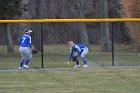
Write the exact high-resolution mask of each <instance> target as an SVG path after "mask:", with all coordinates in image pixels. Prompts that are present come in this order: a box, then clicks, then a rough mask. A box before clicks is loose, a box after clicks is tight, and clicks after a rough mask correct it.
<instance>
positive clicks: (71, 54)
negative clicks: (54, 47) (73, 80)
mask: <svg viewBox="0 0 140 93" xmlns="http://www.w3.org/2000/svg"><path fill="white" fill-rule="evenodd" d="M72 56H73V50H72V48H70V55H69V58H68V62H70V61H71V59H72Z"/></svg>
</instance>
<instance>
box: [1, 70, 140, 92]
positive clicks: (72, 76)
mask: <svg viewBox="0 0 140 93" xmlns="http://www.w3.org/2000/svg"><path fill="white" fill-rule="evenodd" d="M139 86H140V69H73V70H46V71H23V72H22V71H19V72H0V93H139V92H140V88H139Z"/></svg>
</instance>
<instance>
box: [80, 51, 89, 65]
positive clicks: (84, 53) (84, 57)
mask: <svg viewBox="0 0 140 93" xmlns="http://www.w3.org/2000/svg"><path fill="white" fill-rule="evenodd" d="M88 51H89V50H88V48H85V49H84V51H83V52H82V54H81V58H82V60H83V63H84V66H83V67H88V66H87V61H86V55H87V54H88Z"/></svg>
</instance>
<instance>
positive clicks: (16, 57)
mask: <svg viewBox="0 0 140 93" xmlns="http://www.w3.org/2000/svg"><path fill="white" fill-rule="evenodd" d="M0 50H1V51H0V69H11V68H18V67H19V61H20V58H21V56H20V53H19V51H18V47H17V46H16V47H15V53H7V52H6V47H5V46H1V47H0ZM91 50H92V51H91V52H89V53H88V55H87V62H88V65H90V66H111V65H112V58H111V53H102V52H100V48H99V46H91ZM121 51H122V52H121ZM68 56H69V47H68V46H66V45H48V46H44V67H51V68H57V67H66V68H67V67H73V66H74V63H71V65H69V66H67V65H65V64H64V62H67V59H68ZM80 63H81V65H83V62H82V61H81V60H80ZM115 65H116V66H140V53H131V52H129V51H128V49H127V48H126V47H120V49H118V48H117V49H116V50H115ZM30 67H31V68H40V67H41V53H38V54H35V55H33V58H32V61H31V63H30Z"/></svg>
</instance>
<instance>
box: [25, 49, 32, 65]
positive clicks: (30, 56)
mask: <svg viewBox="0 0 140 93" xmlns="http://www.w3.org/2000/svg"><path fill="white" fill-rule="evenodd" d="M25 53H26V62H25V64H24V67H25V68H29V66H28V64H29V62H30V60H31V58H32V54H31V51H30V49H29V48H27V49H26V51H25Z"/></svg>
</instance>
